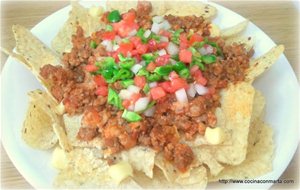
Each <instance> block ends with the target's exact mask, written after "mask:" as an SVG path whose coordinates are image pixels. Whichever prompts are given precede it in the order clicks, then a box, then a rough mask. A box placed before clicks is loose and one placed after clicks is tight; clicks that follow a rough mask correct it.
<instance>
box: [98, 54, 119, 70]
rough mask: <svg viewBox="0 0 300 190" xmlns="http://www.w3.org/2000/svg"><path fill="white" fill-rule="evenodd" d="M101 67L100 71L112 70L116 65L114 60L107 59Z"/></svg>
mask: <svg viewBox="0 0 300 190" xmlns="http://www.w3.org/2000/svg"><path fill="white" fill-rule="evenodd" d="M101 67H102V69H113V68H117V65H116V62H115V59H114V58H112V57H107V58H105V59H104V61H103V63H102V66H101Z"/></svg>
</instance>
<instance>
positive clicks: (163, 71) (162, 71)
mask: <svg viewBox="0 0 300 190" xmlns="http://www.w3.org/2000/svg"><path fill="white" fill-rule="evenodd" d="M171 71H172V65H164V66H160V67H156V68H155V70H154V73H157V74H159V75H160V76H168V75H169V74H170V72H171Z"/></svg>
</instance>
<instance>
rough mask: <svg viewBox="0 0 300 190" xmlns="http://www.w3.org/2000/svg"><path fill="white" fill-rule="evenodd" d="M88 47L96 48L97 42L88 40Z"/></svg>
mask: <svg viewBox="0 0 300 190" xmlns="http://www.w3.org/2000/svg"><path fill="white" fill-rule="evenodd" d="M90 47H91V48H93V49H96V48H97V43H96V42H95V41H93V40H92V41H91V42H90Z"/></svg>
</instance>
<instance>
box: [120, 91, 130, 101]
mask: <svg viewBox="0 0 300 190" xmlns="http://www.w3.org/2000/svg"><path fill="white" fill-rule="evenodd" d="M132 94H133V92H131V91H129V90H126V89H122V90H121V91H120V93H119V97H120V98H121V99H122V100H128V99H130V98H131V96H132Z"/></svg>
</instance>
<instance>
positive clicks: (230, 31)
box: [221, 20, 249, 39]
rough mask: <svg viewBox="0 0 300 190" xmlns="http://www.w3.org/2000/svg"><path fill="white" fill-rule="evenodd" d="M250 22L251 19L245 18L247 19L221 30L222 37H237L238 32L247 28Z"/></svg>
mask: <svg viewBox="0 0 300 190" xmlns="http://www.w3.org/2000/svg"><path fill="white" fill-rule="evenodd" d="M248 23H249V21H248V20H245V21H243V22H240V23H238V24H236V25H234V26H232V27H229V28H226V29H224V30H221V37H222V38H224V39H227V38H232V37H236V36H237V35H238V34H240V33H241V32H243V31H244V30H245V29H246V28H247V26H248Z"/></svg>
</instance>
